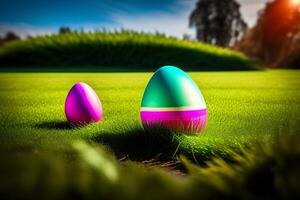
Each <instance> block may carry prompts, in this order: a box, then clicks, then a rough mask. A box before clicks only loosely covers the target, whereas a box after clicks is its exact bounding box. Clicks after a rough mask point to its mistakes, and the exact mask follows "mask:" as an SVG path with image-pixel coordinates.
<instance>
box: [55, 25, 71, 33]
mask: <svg viewBox="0 0 300 200" xmlns="http://www.w3.org/2000/svg"><path fill="white" fill-rule="evenodd" d="M58 33H59V34H65V33H71V29H70V27H67V26H62V27H60V28H59V31H58Z"/></svg>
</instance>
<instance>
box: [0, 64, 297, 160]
mask: <svg viewBox="0 0 300 200" xmlns="http://www.w3.org/2000/svg"><path fill="white" fill-rule="evenodd" d="M189 74H190V75H191V77H192V78H193V79H194V80H195V81H196V83H197V84H198V86H199V88H200V90H201V91H202V93H203V95H204V98H205V100H206V103H207V108H208V125H207V128H206V130H205V131H204V132H203V133H202V134H200V135H197V136H186V135H181V134H178V135H173V134H170V133H165V134H164V133H160V131H155V130H154V131H153V133H148V132H145V131H143V129H142V127H141V123H140V117H139V108H140V102H141V98H142V95H143V90H144V88H145V86H146V84H147V82H148V80H149V79H150V77H151V75H152V73H93V74H92V73H1V74H0V80H1V84H0V94H1V104H0V119H1V120H0V126H1V137H2V139H1V141H0V142H1V143H2V145H5V144H6V145H10V144H14V145H16V144H17V145H21V146H22V145H29V146H33V147H46V146H48V145H50V146H51V147H52V148H53V147H55V148H57V149H63V148H64V147H65V146H66V145H68V144H70V143H71V142H72V141H74V140H78V139H80V140H81V139H82V140H85V141H89V142H96V143H101V144H105V145H106V146H107V147H108V148H110V149H111V150H112V151H113V152H114V153H115V154H116V155H117V157H119V158H122V157H129V158H130V159H132V160H146V159H151V158H154V157H156V156H158V157H161V158H162V159H167V160H170V159H172V158H174V157H175V155H177V154H184V155H186V156H188V157H189V158H191V159H193V160H194V161H195V162H202V161H203V160H206V159H208V158H209V157H210V156H211V155H212V154H217V155H220V156H225V157H226V155H225V154H226V149H227V148H228V147H230V148H240V147H242V146H244V145H249V144H250V143H251V142H254V141H260V142H269V141H270V140H271V139H272V138H273V137H274V136H275V135H276V134H278V133H280V132H285V131H287V130H289V131H291V132H298V131H299V130H300V128H299V121H300V116H299V113H300V106H299V101H300V93H299V89H300V88H299V87H300V80H299V78H298V77H299V76H300V71H288V70H286V71H281V70H280V71H269V70H267V71H256V72H191V73H189ZM79 81H82V82H86V83H88V84H89V85H91V86H92V87H93V88H94V89H95V91H96V93H97V94H98V95H99V97H100V99H101V102H102V104H103V108H104V118H103V120H102V121H101V122H100V123H97V124H91V125H88V126H84V127H77V128H74V127H70V126H68V124H67V122H66V118H65V115H64V101H65V97H66V95H67V93H68V90H69V89H70V88H71V87H72V85H73V84H74V83H76V82H79Z"/></svg>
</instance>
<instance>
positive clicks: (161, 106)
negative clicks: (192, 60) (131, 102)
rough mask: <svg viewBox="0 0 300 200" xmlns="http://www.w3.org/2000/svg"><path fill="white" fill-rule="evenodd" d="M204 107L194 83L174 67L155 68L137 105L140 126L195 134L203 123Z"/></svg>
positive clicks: (204, 119)
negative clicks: (139, 113)
mask: <svg viewBox="0 0 300 200" xmlns="http://www.w3.org/2000/svg"><path fill="white" fill-rule="evenodd" d="M206 119H207V110H206V104H205V101H204V98H203V96H202V94H201V92H200V90H199V88H198V86H197V85H196V83H195V82H194V81H193V80H192V79H191V77H190V76H189V75H187V74H186V73H185V72H184V71H182V70H181V69H179V68H177V67H173V66H165V67H161V68H160V69H158V70H157V71H156V72H155V73H154V75H153V76H152V78H151V79H150V81H149V83H148V85H147V87H146V90H145V92H144V96H143V100H142V105H141V120H142V124H143V126H144V128H151V127H154V126H161V127H163V128H167V129H171V130H175V131H179V132H183V133H199V132H201V131H202V130H203V129H204V128H205V126H206Z"/></svg>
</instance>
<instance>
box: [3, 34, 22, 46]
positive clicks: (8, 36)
mask: <svg viewBox="0 0 300 200" xmlns="http://www.w3.org/2000/svg"><path fill="white" fill-rule="evenodd" d="M20 39H21V37H20V36H18V35H17V34H16V33H14V32H12V31H8V32H7V33H6V34H5V36H4V37H0V45H2V44H4V43H6V42H11V41H14V40H20Z"/></svg>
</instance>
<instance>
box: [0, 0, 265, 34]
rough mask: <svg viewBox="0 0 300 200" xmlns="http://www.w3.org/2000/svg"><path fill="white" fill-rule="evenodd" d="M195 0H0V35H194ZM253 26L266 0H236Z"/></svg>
mask: <svg viewBox="0 0 300 200" xmlns="http://www.w3.org/2000/svg"><path fill="white" fill-rule="evenodd" d="M196 1H197V0H126V1H125V0H123V1H122V0H0V35H4V34H5V33H6V32H7V31H14V32H16V33H18V34H19V35H21V36H26V35H36V34H49V33H55V32H57V30H58V28H59V27H61V26H68V27H71V28H72V29H84V30H86V31H91V30H95V29H101V28H106V29H108V30H119V29H121V28H126V29H133V30H137V31H145V32H161V33H165V34H167V35H172V36H176V37H182V35H183V34H189V35H191V36H192V37H194V35H195V30H193V29H191V28H189V27H188V18H189V14H190V13H191V11H192V10H193V8H194V7H195V4H196ZM237 1H238V2H239V3H240V4H241V12H242V15H243V17H244V19H245V20H246V22H247V23H248V24H249V26H253V25H254V24H255V21H256V18H257V12H258V10H260V9H261V8H263V6H264V4H265V2H267V0H237Z"/></svg>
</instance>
